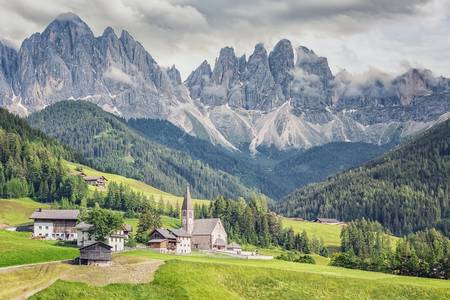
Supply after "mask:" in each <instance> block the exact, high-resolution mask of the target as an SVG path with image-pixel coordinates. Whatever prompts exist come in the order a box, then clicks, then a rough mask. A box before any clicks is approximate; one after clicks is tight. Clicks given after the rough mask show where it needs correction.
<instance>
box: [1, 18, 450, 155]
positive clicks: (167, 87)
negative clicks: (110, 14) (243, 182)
mask: <svg viewBox="0 0 450 300" xmlns="http://www.w3.org/2000/svg"><path fill="white" fill-rule="evenodd" d="M0 61H1V62H2V63H1V64H0V105H1V106H3V107H6V108H8V109H9V110H10V111H13V112H16V113H18V114H21V115H28V114H30V113H32V112H35V111H39V110H41V109H43V108H45V107H46V106H49V105H51V104H53V103H55V102H58V101H60V100H63V99H80V100H86V101H89V102H92V103H95V104H97V105H98V106H100V107H102V108H103V109H104V110H106V111H109V112H112V113H114V114H116V115H118V116H121V117H123V118H126V119H128V118H158V119H164V120H168V121H170V122H171V123H173V124H175V125H176V126H178V127H179V128H181V129H183V130H184V131H185V132H187V133H189V134H191V135H193V136H196V137H199V138H202V139H205V140H208V141H211V142H212V143H214V144H219V145H222V146H223V147H225V148H227V149H229V150H233V151H236V150H237V149H244V148H246V151H247V150H250V151H251V152H252V153H255V154H256V153H257V152H258V151H259V150H260V149H261V147H275V148H277V149H278V150H291V149H307V148H312V147H314V146H320V145H324V144H327V143H331V142H364V143H372V144H377V145H380V144H386V143H390V142H393V141H394V142H396V141H398V140H399V139H401V138H403V137H406V136H409V135H411V134H412V133H415V132H418V131H420V130H422V129H425V128H429V127H430V126H432V125H433V124H435V123H436V122H438V121H439V120H442V118H443V116H448V115H449V114H450V80H449V79H447V78H443V77H439V76H435V75H434V74H433V73H432V72H431V71H429V70H422V69H410V70H408V71H407V72H405V73H404V74H401V75H399V76H391V75H388V74H384V73H382V72H375V71H372V72H369V73H368V74H364V76H352V75H351V74H349V73H348V72H345V71H342V72H339V73H338V74H333V73H332V72H331V70H330V67H329V65H328V60H327V58H325V57H321V56H319V55H317V54H316V53H315V52H314V51H313V50H311V49H308V48H306V47H303V46H298V47H293V45H292V44H291V42H290V41H288V40H286V39H283V40H280V41H279V42H278V43H277V44H276V45H275V46H274V47H273V48H272V49H271V50H270V49H266V47H265V46H264V45H262V44H257V45H256V46H255V48H254V51H253V53H251V54H250V55H249V56H248V57H247V56H246V55H243V56H240V57H238V56H236V54H235V51H234V49H233V48H232V47H224V48H222V49H221V50H220V51H219V54H218V57H217V59H216V61H215V64H214V65H213V66H211V65H210V64H209V63H208V62H207V61H203V62H202V63H201V64H200V66H199V67H198V68H197V69H195V70H194V71H193V72H192V73H191V74H190V75H189V77H188V78H187V79H186V80H185V81H184V82H182V81H181V76H180V73H179V72H178V70H177V69H176V68H175V67H174V66H172V67H171V68H163V67H161V66H159V65H158V63H157V62H156V61H155V59H154V58H153V57H152V56H151V54H150V53H149V52H147V51H146V49H144V47H143V46H142V45H141V44H140V43H139V42H138V41H136V40H135V39H134V38H133V37H132V36H131V34H130V33H128V32H127V31H125V30H124V31H122V32H121V33H120V35H116V33H115V32H114V30H113V29H112V28H111V27H107V28H106V29H105V30H104V32H103V33H102V34H101V35H100V36H94V34H93V32H92V30H91V29H90V28H89V26H88V25H87V24H86V23H85V22H84V21H83V20H81V19H80V18H79V17H78V16H76V15H74V14H70V13H69V14H63V15H61V16H58V17H57V18H56V19H55V20H53V21H52V22H51V23H50V24H49V25H48V26H47V28H45V30H44V31H43V32H41V33H35V34H33V35H32V36H30V37H29V38H27V39H25V40H24V41H23V43H22V45H21V47H20V49H19V50H18V51H16V50H15V49H12V48H10V47H8V46H7V45H5V44H2V43H1V42H0Z"/></svg>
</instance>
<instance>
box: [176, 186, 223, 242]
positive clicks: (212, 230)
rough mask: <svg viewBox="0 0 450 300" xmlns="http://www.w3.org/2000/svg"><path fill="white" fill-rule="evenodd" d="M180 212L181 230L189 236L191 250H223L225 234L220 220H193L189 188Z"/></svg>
mask: <svg viewBox="0 0 450 300" xmlns="http://www.w3.org/2000/svg"><path fill="white" fill-rule="evenodd" d="M181 210H182V217H181V224H182V228H183V230H184V231H186V232H187V233H189V234H190V235H191V244H192V249H200V250H213V249H218V250H223V249H225V248H226V246H227V233H226V231H225V228H224V227H223V224H222V221H221V220H220V219H218V218H212V219H198V220H196V219H195V216H194V208H193V205H192V198H191V193H190V191H189V187H188V188H187V189H186V193H185V195H184V201H183V206H182V207H181Z"/></svg>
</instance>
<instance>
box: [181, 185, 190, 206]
mask: <svg viewBox="0 0 450 300" xmlns="http://www.w3.org/2000/svg"><path fill="white" fill-rule="evenodd" d="M181 209H182V210H187V209H190V210H192V209H193V206H192V198H191V192H190V191H189V186H187V187H186V193H185V194H184V199H183V205H182V206H181Z"/></svg>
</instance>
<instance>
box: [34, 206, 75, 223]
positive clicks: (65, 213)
mask: <svg viewBox="0 0 450 300" xmlns="http://www.w3.org/2000/svg"><path fill="white" fill-rule="evenodd" d="M79 214H80V211H79V210H78V209H41V208H38V209H36V210H35V211H34V212H33V214H32V215H31V217H30V219H48V220H77V219H78V215H79Z"/></svg>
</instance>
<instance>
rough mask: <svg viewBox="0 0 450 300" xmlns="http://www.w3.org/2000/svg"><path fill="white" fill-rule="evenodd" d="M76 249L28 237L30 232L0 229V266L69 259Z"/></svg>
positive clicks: (74, 254)
mask: <svg viewBox="0 0 450 300" xmlns="http://www.w3.org/2000/svg"><path fill="white" fill-rule="evenodd" d="M77 255H78V249H76V248H72V247H61V246H58V245H56V242H55V241H38V240H32V239H30V233H26V232H10V231H5V230H0V267H6V266H14V265H22V264H31V263H38V262H45V261H54V260H63V259H71V258H74V257H76V256H77Z"/></svg>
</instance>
